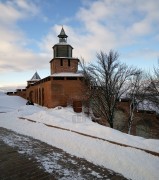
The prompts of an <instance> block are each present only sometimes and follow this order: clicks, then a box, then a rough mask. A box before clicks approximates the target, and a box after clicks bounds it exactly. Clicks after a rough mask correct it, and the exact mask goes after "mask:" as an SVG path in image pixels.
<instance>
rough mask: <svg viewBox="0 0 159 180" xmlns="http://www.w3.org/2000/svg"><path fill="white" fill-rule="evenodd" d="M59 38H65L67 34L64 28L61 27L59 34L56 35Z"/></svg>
mask: <svg viewBox="0 0 159 180" xmlns="http://www.w3.org/2000/svg"><path fill="white" fill-rule="evenodd" d="M58 37H59V38H67V37H68V36H67V35H66V33H65V30H64V28H63V27H62V29H61V32H60V34H59V35H58Z"/></svg>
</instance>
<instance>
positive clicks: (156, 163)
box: [0, 93, 159, 180]
mask: <svg viewBox="0 0 159 180" xmlns="http://www.w3.org/2000/svg"><path fill="white" fill-rule="evenodd" d="M25 104H26V100H24V99H22V98H20V97H16V96H7V95H4V94H3V93H0V112H7V113H0V127H4V128H7V129H11V130H13V131H16V132H18V133H21V134H24V135H28V136H32V137H33V138H35V139H39V140H41V141H44V142H46V143H48V144H50V145H53V146H56V147H58V148H61V149H63V150H65V151H66V152H68V153H70V154H72V155H75V156H78V157H81V158H85V159H87V160H88V161H90V162H93V163H94V164H98V165H101V166H104V167H106V168H108V169H112V170H113V171H115V172H118V173H121V174H123V175H124V176H125V177H127V178H131V179H135V180H137V179H147V180H149V179H151V180H153V179H154V180H155V179H156V180H157V179H158V177H159V171H158V169H159V157H157V156H153V155H151V154H148V153H146V152H144V151H141V150H137V149H134V148H130V147H122V146H119V145H115V144H112V143H109V142H107V141H103V140H99V139H94V138H91V137H86V136H82V135H80V134H76V133H74V132H71V130H73V131H77V132H82V133H84V134H88V135H92V136H96V137H99V138H103V139H106V140H111V141H114V142H118V143H122V144H127V145H130V146H134V147H139V148H142V149H147V150H150V151H154V152H158V153H159V140H154V139H144V138H141V137H136V136H131V135H127V134H124V133H121V132H119V131H117V130H113V129H111V128H108V127H104V126H101V125H99V124H96V123H93V122H92V121H91V120H90V119H89V118H88V117H86V116H85V115H84V114H82V113H80V114H79V113H78V114H77V113H75V112H73V110H72V108H70V107H67V108H60V107H59V108H58V107H57V108H54V109H48V108H45V107H40V106H37V105H35V106H26V105H25ZM19 117H23V118H26V119H31V120H34V121H36V123H34V122H31V121H28V120H24V119H20V118H19ZM44 123H45V124H48V125H52V126H58V127H61V128H66V129H70V131H65V130H61V129H57V128H53V127H48V126H46V125H45V124H44Z"/></svg>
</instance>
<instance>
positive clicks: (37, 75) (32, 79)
mask: <svg viewBox="0 0 159 180" xmlns="http://www.w3.org/2000/svg"><path fill="white" fill-rule="evenodd" d="M40 79H41V78H40V76H39V74H38V73H37V72H35V74H34V75H33V77H32V78H31V79H30V81H37V80H40Z"/></svg>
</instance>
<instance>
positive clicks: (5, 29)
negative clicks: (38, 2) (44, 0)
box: [0, 0, 47, 73]
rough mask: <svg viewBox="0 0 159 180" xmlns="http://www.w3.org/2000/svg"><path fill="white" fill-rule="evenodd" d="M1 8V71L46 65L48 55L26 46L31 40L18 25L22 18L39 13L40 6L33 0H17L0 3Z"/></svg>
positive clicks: (22, 69)
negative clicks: (35, 51)
mask: <svg viewBox="0 0 159 180" xmlns="http://www.w3.org/2000/svg"><path fill="white" fill-rule="evenodd" d="M0 10H1V13H0V35H1V40H0V72H1V73H3V72H6V71H24V70H26V71H27V69H34V68H35V67H36V68H41V67H43V68H44V67H46V66H47V65H46V64H45V63H44V62H45V61H46V57H47V56H44V55H43V54H40V53H39V54H37V53H34V52H33V51H32V50H29V49H28V48H26V45H27V43H28V42H29V40H28V39H27V37H26V36H25V34H24V33H23V31H22V30H21V29H20V28H19V27H18V26H17V22H18V21H19V20H20V19H24V18H28V17H30V15H31V16H35V15H36V14H38V12H39V10H38V8H36V6H35V5H34V4H33V3H31V1H24V0H21V1H19V0H15V1H6V2H5V3H0ZM37 62H38V63H37Z"/></svg>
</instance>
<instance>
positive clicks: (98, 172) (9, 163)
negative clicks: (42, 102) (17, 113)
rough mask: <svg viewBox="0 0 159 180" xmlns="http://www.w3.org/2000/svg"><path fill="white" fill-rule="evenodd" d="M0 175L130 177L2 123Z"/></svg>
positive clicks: (17, 178)
mask: <svg viewBox="0 0 159 180" xmlns="http://www.w3.org/2000/svg"><path fill="white" fill-rule="evenodd" d="M0 179H1V180H2V179H3V180H5V179H7V180H9V179H10V180H12V179H14V180H20V179H23V180H25V179H35V180H36V179H38V180H39V179H48V180H54V179H61V180H69V179H71V180H74V179H76V180H82V179H83V180H84V179H88V180H90V179H91V180H96V179H103V180H108V179H113V180H124V179H126V178H124V177H123V176H122V175H120V174H118V173H115V172H113V171H111V170H108V169H106V168H103V167H100V166H96V165H94V164H92V163H90V162H88V161H86V160H84V159H82V158H78V157H75V156H72V155H70V154H68V153H66V152H64V151H63V150H61V149H58V148H56V147H53V146H50V145H48V144H46V143H43V142H41V141H39V140H35V139H33V138H31V137H28V136H23V135H20V134H17V133H15V132H13V131H10V130H6V129H4V128H1V127H0Z"/></svg>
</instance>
